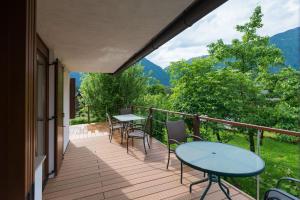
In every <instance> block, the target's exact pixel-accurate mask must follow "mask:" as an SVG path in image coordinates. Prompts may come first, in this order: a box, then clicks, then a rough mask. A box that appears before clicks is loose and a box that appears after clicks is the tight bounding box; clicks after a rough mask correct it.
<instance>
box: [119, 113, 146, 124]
mask: <svg viewBox="0 0 300 200" xmlns="http://www.w3.org/2000/svg"><path fill="white" fill-rule="evenodd" d="M113 118H115V119H117V120H118V121H120V122H123V123H124V122H125V123H126V122H131V121H136V120H144V119H145V118H144V117H140V116H137V115H134V114H126V115H114V116H113Z"/></svg>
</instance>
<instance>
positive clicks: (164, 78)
mask: <svg viewBox="0 0 300 200" xmlns="http://www.w3.org/2000/svg"><path fill="white" fill-rule="evenodd" d="M139 63H140V64H141V65H142V66H143V67H144V72H145V73H146V74H150V75H151V76H152V77H154V78H156V79H157V80H158V81H159V82H160V83H161V84H163V85H166V86H169V85H170V77H169V75H168V73H167V72H166V71H165V70H163V69H162V68H161V67H160V66H158V65H156V64H154V63H153V62H151V61H150V60H148V59H146V58H143V59H142V60H141V61H140V62H139Z"/></svg>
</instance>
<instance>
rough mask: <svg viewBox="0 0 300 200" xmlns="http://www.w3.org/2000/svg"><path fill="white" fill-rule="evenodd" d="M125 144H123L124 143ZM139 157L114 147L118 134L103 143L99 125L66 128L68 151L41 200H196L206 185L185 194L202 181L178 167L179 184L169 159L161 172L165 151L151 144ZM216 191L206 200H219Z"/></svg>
mask: <svg viewBox="0 0 300 200" xmlns="http://www.w3.org/2000/svg"><path fill="white" fill-rule="evenodd" d="M124 141H125V140H124ZM150 143H151V149H149V150H148V149H147V152H148V154H147V155H145V154H144V150H143V144H142V142H141V141H138V140H136V141H134V146H133V147H132V145H131V141H130V143H129V145H130V147H129V153H128V154H127V152H126V143H125V142H124V144H122V145H121V144H120V136H119V134H115V136H114V139H113V142H112V143H110V142H109V140H108V133H107V129H106V128H105V125H104V124H96V125H79V126H76V127H71V128H70V145H69V147H68V149H67V151H66V153H65V156H64V160H63V164H62V167H61V170H60V172H59V174H58V175H57V176H56V177H55V178H53V179H50V180H49V181H48V183H47V185H46V187H45V189H44V192H43V199H44V200H48V199H49V200H59V199H64V200H69V199H86V200H99V199H101V200H102V199H110V200H114V199H116V200H121V199H124V200H128V199H140V200H142V199H143V200H144V199H149V200H150V199H151V200H153V199H155V200H156V199H168V200H171V199H178V200H179V199H198V198H199V197H200V195H201V193H202V192H203V190H204V188H205V187H206V185H207V183H202V184H199V185H195V186H194V187H193V192H192V193H189V187H188V186H189V184H190V183H191V182H192V181H195V180H199V179H201V178H203V173H202V172H199V171H196V170H193V169H191V168H189V167H187V166H185V167H184V180H183V184H180V182H179V179H180V162H179V161H178V160H177V159H176V157H175V155H174V154H173V155H171V164H170V166H169V169H168V170H167V169H166V161H167V149H166V148H165V146H164V145H163V144H161V143H160V142H159V141H157V140H155V139H151V140H150ZM229 187H230V191H231V196H232V198H233V199H235V200H238V199H241V200H246V199H247V200H249V199H251V198H250V197H249V196H247V195H245V194H244V193H242V192H240V191H239V190H238V189H236V188H234V187H231V186H230V185H229ZM224 197H225V196H224V194H223V193H222V192H221V191H220V190H219V188H218V187H217V186H216V185H213V186H212V188H211V189H210V190H209V192H208V194H207V198H206V199H214V200H218V199H220V200H221V199H224Z"/></svg>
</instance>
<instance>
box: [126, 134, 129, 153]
mask: <svg viewBox="0 0 300 200" xmlns="http://www.w3.org/2000/svg"><path fill="white" fill-rule="evenodd" d="M128 139H129V137H127V142H126V143H127V153H128Z"/></svg>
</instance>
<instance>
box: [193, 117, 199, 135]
mask: <svg viewBox="0 0 300 200" xmlns="http://www.w3.org/2000/svg"><path fill="white" fill-rule="evenodd" d="M193 131H194V135H196V136H200V119H199V115H198V114H196V115H195V116H194V118H193ZM200 137H201V136H200Z"/></svg>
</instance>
